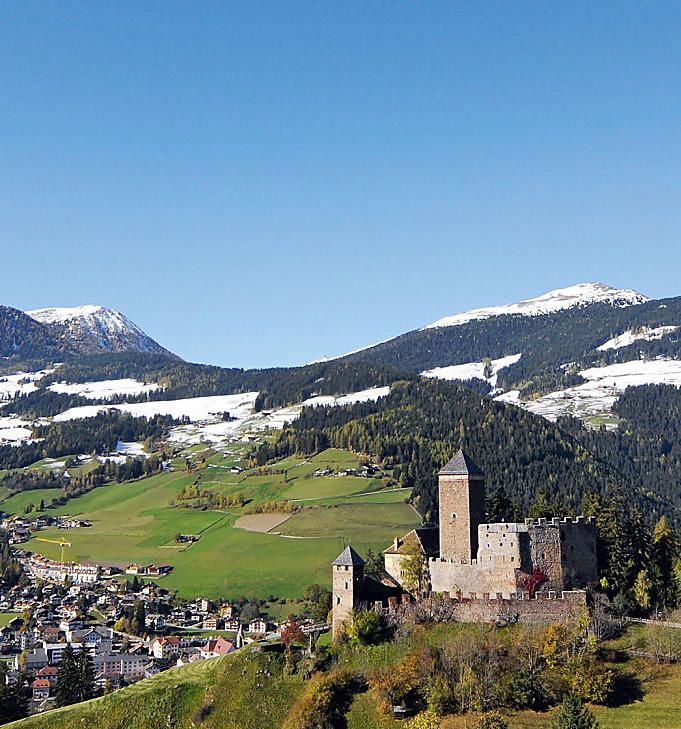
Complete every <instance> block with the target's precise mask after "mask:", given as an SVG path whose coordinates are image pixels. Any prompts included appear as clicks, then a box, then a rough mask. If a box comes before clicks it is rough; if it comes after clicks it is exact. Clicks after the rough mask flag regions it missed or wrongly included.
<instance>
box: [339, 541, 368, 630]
mask: <svg viewBox="0 0 681 729" xmlns="http://www.w3.org/2000/svg"><path fill="white" fill-rule="evenodd" d="M331 564H332V565H333V638H334V640H335V639H337V638H338V637H339V636H340V634H341V631H342V628H343V624H344V623H346V622H349V621H350V620H351V618H352V611H353V609H354V608H355V606H356V604H357V602H358V600H359V598H360V593H361V588H362V580H363V579H364V564H365V563H364V560H363V559H362V558H361V557H360V556H359V554H357V552H355V550H354V549H353V548H352V547H351V546H350V545H348V546H347V547H346V548H345V549H344V550H343V551H342V552H341V553H340V554H339V555H338V557H336V559H335V560H334V561H333V562H332V563H331Z"/></svg>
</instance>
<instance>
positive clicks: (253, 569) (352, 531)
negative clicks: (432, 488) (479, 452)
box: [5, 447, 420, 598]
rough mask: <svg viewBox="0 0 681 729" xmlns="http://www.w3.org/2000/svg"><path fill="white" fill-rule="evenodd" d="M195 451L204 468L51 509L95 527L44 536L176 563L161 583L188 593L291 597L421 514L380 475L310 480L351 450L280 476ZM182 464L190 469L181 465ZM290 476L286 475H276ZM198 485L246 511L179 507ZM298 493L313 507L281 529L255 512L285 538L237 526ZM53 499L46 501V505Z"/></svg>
mask: <svg viewBox="0 0 681 729" xmlns="http://www.w3.org/2000/svg"><path fill="white" fill-rule="evenodd" d="M191 453H192V454H193V457H194V459H196V458H197V457H198V458H201V457H202V454H203V453H205V454H206V459H205V460H206V464H207V465H206V466H205V467H204V468H203V469H202V470H199V471H192V472H188V471H186V470H177V471H166V472H164V473H161V474H158V475H155V476H152V477H150V478H146V479H142V480H140V481H136V482H132V483H124V484H110V485H107V486H101V487H99V488H96V489H94V490H92V491H90V492H88V493H86V494H84V495H82V496H80V497H78V498H75V499H71V500H70V501H69V502H68V503H66V504H65V505H63V506H59V507H56V508H54V509H49V510H48V513H52V514H61V515H66V514H69V515H73V516H79V517H81V518H83V519H87V520H88V521H90V522H91V523H92V525H93V526H92V527H89V528H82V529H71V530H69V531H68V532H64V531H63V530H57V529H45V530H42V531H41V532H39V535H40V536H41V537H46V538H55V537H56V536H58V537H60V538H68V541H70V542H71V544H72V546H71V548H69V549H68V550H67V559H69V560H70V561H74V562H81V561H93V562H100V563H104V564H112V565H115V566H118V567H125V566H126V565H128V564H130V563H132V562H141V563H146V564H149V563H163V562H165V563H168V564H171V565H173V568H174V569H173V572H172V573H171V574H170V575H168V576H166V577H163V578H162V579H161V584H162V585H163V586H166V587H170V588H177V589H178V591H179V594H180V595H181V596H182V597H187V598H190V597H195V596H200V595H205V596H208V597H229V598H237V597H239V596H240V595H246V596H248V597H251V596H262V595H265V594H274V595H277V596H279V597H287V598H294V597H297V596H299V595H301V594H302V592H303V590H304V588H305V586H306V585H307V584H309V583H310V582H318V583H321V584H329V582H330V568H329V565H330V563H331V562H332V561H333V560H334V559H335V558H336V557H337V556H338V554H339V553H340V552H341V551H342V549H343V548H344V546H345V544H346V543H347V541H348V540H351V541H352V544H353V546H354V547H355V548H356V549H357V550H358V551H360V553H362V552H366V550H368V549H369V548H371V549H373V550H374V551H375V552H377V551H380V550H383V549H385V548H386V547H387V546H388V545H389V543H390V542H391V540H392V539H393V537H394V536H395V535H396V534H403V533H404V532H406V531H408V530H409V529H411V528H413V527H414V526H418V524H419V523H420V518H419V516H418V514H417V513H416V511H415V510H414V509H413V508H412V507H410V506H408V505H407V504H405V503H403V500H404V497H405V496H406V495H407V493H408V492H405V491H404V490H398V491H395V490H390V491H386V490H380V489H381V487H382V482H381V480H380V479H376V478H362V477H355V476H327V477H312V478H305V475H306V474H311V473H312V472H313V471H315V470H316V469H318V468H327V467H328V468H334V469H335V468H349V467H355V466H357V459H356V457H355V456H354V454H351V453H346V452H344V451H336V450H334V451H326V452H325V453H322V454H319V456H316V457H314V458H311V459H309V460H307V461H303V460H302V459H301V460H297V459H286V461H285V462H283V461H282V462H280V463H277V464H274V465H273V466H271V467H270V470H271V471H277V472H276V473H274V472H270V473H263V472H262V471H261V470H260V469H249V470H246V471H243V472H241V473H238V474H235V473H231V472H230V469H231V467H232V466H233V465H234V463H235V462H243V461H240V459H241V457H242V456H241V454H240V453H235V454H233V455H231V456H228V457H225V456H223V455H222V454H215V453H213V452H211V451H206V449H205V448H197V447H193V448H192V451H191ZM178 460H181V461H182V465H183V466H184V459H178ZM246 465H247V464H246ZM284 470H286V472H287V474H288V476H287V475H285V474H284V473H279V471H284ZM293 474H296V475H295V477H294V475H293ZM197 479H198V487H199V488H200V489H210V490H211V491H212V492H214V493H223V494H228V493H234V492H240V493H241V494H242V495H243V496H244V498H245V499H246V501H247V504H246V507H245V508H240V509H233V510H230V511H212V510H209V509H205V510H203V509H200V508H182V507H181V504H182V503H183V502H182V501H178V500H177V496H178V493H179V492H180V490H181V489H182V488H183V487H186V486H190V485H192V484H193V483H194V482H195V481H197ZM372 489H373V490H372ZM367 492H369V493H368V494H367ZM292 493H294V494H295V493H297V494H303V496H302V497H301V498H304V499H309V500H310V501H309V503H308V502H300V503H301V504H302V505H304V506H306V507H307V508H305V509H303V510H302V511H300V512H297V513H294V514H292V515H291V516H290V518H289V519H287V520H286V521H284V522H283V523H279V522H280V520H281V518H283V515H281V516H280V515H279V514H278V513H277V512H274V513H270V514H262V515H259V516H260V517H261V518H260V520H259V521H260V522H262V521H263V518H264V519H265V521H269V523H271V524H272V525H273V526H270V527H269V529H270V531H272V532H281V536H278V535H277V534H276V533H266V532H265V531H249V530H247V529H241V528H235V526H234V524H235V522H236V521H237V520H238V519H239V518H240V517H243V516H244V515H245V514H246V513H247V512H248V509H249V507H252V505H254V504H255V505H257V504H263V503H265V502H271V501H284V500H289V499H290V496H291V494H292ZM354 494H365V495H363V496H355V495H354ZM53 495H56V494H51V493H50V494H47V495H46V496H49V498H45V501H46V503H49V501H50V500H51V498H52V496H53ZM36 499H38V503H39V499H40V494H39V491H38V490H36V491H31V492H26V493H23V494H17V495H16V496H14V497H12V498H11V499H9V500H8V501H7V502H6V504H7V507H5V508H6V509H7V510H10V509H9V507H11V509H12V510H15V511H16V513H22V511H23V508H25V506H26V504H28V503H31V502H32V503H36ZM199 501H200V500H199ZM256 521H258V520H257V519H256ZM277 524H278V525H277ZM265 526H267V525H265ZM263 528H264V527H263V526H262V525H260V526H259V527H258V529H261V530H262V529H263ZM177 533H182V534H198V535H199V536H200V539H199V541H198V542H195V543H194V544H191V545H187V544H176V543H175V540H174V537H175V535H176V534H177ZM66 535H67V536H66ZM27 546H28V548H29V549H32V550H34V551H37V552H40V553H41V554H45V555H47V556H50V557H52V558H56V557H58V552H59V547H58V545H52V544H50V543H45V542H38V541H36V539H35V538H34V539H31V540H30V542H29V543H28V545H27Z"/></svg>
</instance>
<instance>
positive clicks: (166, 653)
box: [149, 635, 180, 658]
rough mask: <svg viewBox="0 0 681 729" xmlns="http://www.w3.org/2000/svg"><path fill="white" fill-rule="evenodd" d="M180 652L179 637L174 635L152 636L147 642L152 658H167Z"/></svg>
mask: <svg viewBox="0 0 681 729" xmlns="http://www.w3.org/2000/svg"><path fill="white" fill-rule="evenodd" d="M179 652H180V639H179V638H178V637H177V636H176V635H171V636H169V637H167V638H154V640H152V641H151V643H150V644H149V653H150V654H151V655H152V656H154V658H169V657H170V656H176V655H177V654H178V653H179Z"/></svg>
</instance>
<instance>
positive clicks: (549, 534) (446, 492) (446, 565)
mask: <svg viewBox="0 0 681 729" xmlns="http://www.w3.org/2000/svg"><path fill="white" fill-rule="evenodd" d="M438 491H439V526H438V527H435V528H425V527H424V528H417V529H413V530H412V531H411V532H409V533H408V534H406V535H404V536H402V537H399V536H396V537H395V539H394V540H393V543H392V544H391V545H390V546H389V547H388V548H387V549H386V550H385V551H384V552H383V557H384V564H385V569H384V570H383V571H382V572H379V573H365V571H364V560H363V559H362V558H361V557H360V555H359V554H357V552H356V551H355V550H354V549H352V547H350V546H348V547H346V549H345V550H344V551H343V552H342V553H341V554H340V555H339V557H338V558H337V559H336V560H335V561H334V562H333V629H334V635H337V634H338V632H339V631H340V630H341V629H342V625H343V623H345V622H347V620H348V619H349V618H350V616H351V614H352V610H353V609H359V608H362V607H368V606H371V605H378V604H380V605H381V606H383V607H387V606H388V604H389V601H390V598H397V599H398V600H399V599H400V598H401V596H402V595H404V594H405V593H413V594H414V596H415V597H416V598H417V599H420V598H422V597H423V596H429V595H440V596H445V597H447V598H449V599H453V600H457V601H464V600H465V601H479V600H480V601H485V602H486V603H489V601H494V600H498V601H508V600H523V599H524V600H527V599H531V598H535V597H537V598H539V597H546V598H552V597H553V598H555V597H560V596H562V595H564V594H565V592H566V591H569V592H572V591H583V590H584V589H585V588H586V586H587V585H588V584H589V583H590V582H594V581H595V580H596V579H597V575H598V569H597V563H596V525H595V523H594V520H593V519H591V518H590V519H584V517H582V516H577V517H574V518H571V517H566V518H563V519H558V518H554V519H536V520H533V519H525V520H524V521H523V522H502V523H497V524H488V523H486V522H485V476H484V473H483V472H482V470H481V469H480V468H479V467H478V466H477V465H476V464H475V462H474V461H473V460H472V459H471V458H470V456H468V455H467V454H466V453H464V452H463V451H462V450H460V451H459V452H458V453H456V455H454V457H453V458H452V459H451V460H450V461H449V462H448V463H447V464H446V465H445V466H444V467H443V468H442V470H441V471H440V472H439V473H438ZM414 555H420V560H421V561H422V565H423V580H422V584H421V585H420V589H418V590H415V588H414V585H412V584H410V580H409V579H408V577H407V575H406V573H405V562H406V561H407V560H413V559H414V558H415V557H414Z"/></svg>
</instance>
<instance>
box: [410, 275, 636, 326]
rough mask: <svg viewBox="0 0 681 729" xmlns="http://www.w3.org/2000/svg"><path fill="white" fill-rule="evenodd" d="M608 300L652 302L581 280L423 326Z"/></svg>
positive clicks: (629, 291)
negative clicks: (527, 297) (560, 287)
mask: <svg viewBox="0 0 681 729" xmlns="http://www.w3.org/2000/svg"><path fill="white" fill-rule="evenodd" d="M603 301H606V302H608V303H611V304H616V305H618V306H633V305H634V304H643V303H644V302H646V301H650V299H649V298H648V297H647V296H644V295H643V294H639V293H638V291H633V290H632V289H615V288H613V287H612V286H607V285H606V284H602V283H581V284H577V285H576V286H568V287H567V288H565V289H556V290H555V291H549V292H548V293H546V294H542V296H537V297H536V298H534V299H526V300H525V301H518V302H517V303H515V304H504V305H502V306H487V307H484V308H482V309H472V310H471V311H465V312H463V313H462V314H454V315H452V316H445V317H443V318H442V319H438V320H437V321H435V322H433V323H432V324H428V326H426V327H424V329H431V328H432V327H453V326H457V325H459V324H465V323H466V322H469V321H473V320H475V319H489V318H490V317H493V316H502V315H504V314H522V315H524V316H536V315H537V314H549V313H551V312H553V311H560V310H561V309H569V308H571V307H573V306H582V305H584V304H593V303H596V302H603Z"/></svg>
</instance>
